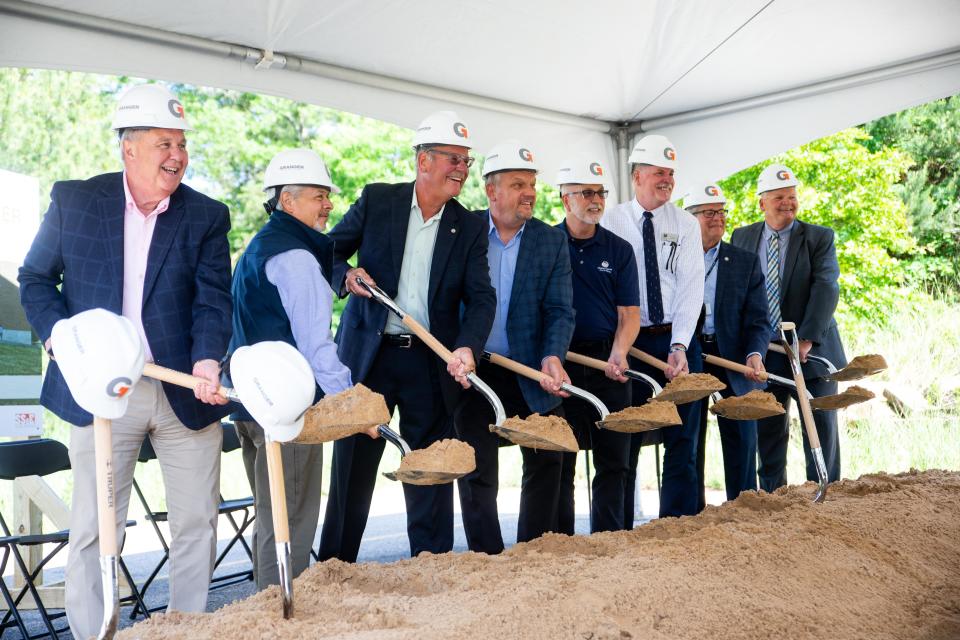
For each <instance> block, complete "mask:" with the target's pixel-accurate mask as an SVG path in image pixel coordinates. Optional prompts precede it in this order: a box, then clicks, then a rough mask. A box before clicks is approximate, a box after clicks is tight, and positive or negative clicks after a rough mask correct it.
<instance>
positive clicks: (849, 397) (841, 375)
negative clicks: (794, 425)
mask: <svg viewBox="0 0 960 640" xmlns="http://www.w3.org/2000/svg"><path fill="white" fill-rule="evenodd" d="M798 348H799V347H798ZM769 350H770V351H776V352H777V353H781V354H783V355H785V356H786V355H787V350H786V349H785V348H784V347H782V346H781V345H779V344H776V343H773V342H771V343H770V347H769ZM796 353H797V354H798V355H799V353H800V352H799V351H797V352H796ZM789 359H790V356H787V360H789ZM881 359H882V358H881ZM807 360H813V361H814V362H819V363H821V364H822V365H823V366H825V367H826V368H827V375H825V376H823V379H824V380H831V381H833V380H859V379H860V378H857V377H847V376H855V375H858V372H862V371H865V370H866V369H864V368H862V367H860V366H854V367H849V366H847V367H844V368H843V369H841V370H840V371H837V368H836V367H835V366H833V363H832V362H830V361H829V360H827V359H826V358H824V357H822V356H814V355H809V354H808V355H807ZM854 360H856V358H854ZM884 365H886V363H884ZM885 368H886V366H884V367H883V369H885ZM883 369H876V370H875V371H873V372H874V373H877V372H879V371H883ZM845 372H846V373H845ZM860 377H864V376H860ZM794 388H796V385H794ZM806 393H807V398H808V399H809V400H810V408H811V409H813V410H814V411H835V410H837V409H845V408H846V407H849V406H850V405H854V404H859V403H861V402H866V401H867V400H871V399H872V398H873V394H869V395H859V394H850V393H847V392H846V391H844V392H843V393H835V394H833V395H829V396H819V397H814V396H813V394H811V393H810V392H809V391H807V392H806Z"/></svg>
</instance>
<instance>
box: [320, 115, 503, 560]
mask: <svg viewBox="0 0 960 640" xmlns="http://www.w3.org/2000/svg"><path fill="white" fill-rule="evenodd" d="M470 145H471V143H470V141H469V131H468V129H467V127H466V126H465V125H464V124H463V122H461V121H460V119H459V117H457V115H456V114H455V113H454V112H452V111H441V112H438V113H435V114H432V115H431V116H429V117H428V118H427V119H426V120H424V122H423V123H422V124H421V125H420V127H419V128H418V129H417V131H416V133H415V135H414V149H415V150H416V162H417V178H416V181H415V182H412V183H404V184H370V185H367V186H366V187H364V189H363V192H362V193H361V194H360V199H359V200H357V201H356V202H355V203H353V205H352V206H351V207H350V209H349V211H347V213H346V214H345V215H344V217H343V219H342V220H341V221H340V223H339V224H338V225H337V226H336V227H334V229H333V230H332V231H331V232H330V234H329V236H330V238H332V239H333V240H334V242H335V250H334V277H333V283H334V290H336V291H339V292H341V295H344V293H345V292H347V291H348V292H350V293H352V294H353V295H352V296H351V297H350V300H349V301H348V302H347V306H346V309H345V310H344V312H343V316H342V317H341V318H340V327H339V329H338V332H337V344H338V354H339V357H340V360H341V362H343V363H344V364H345V365H347V367H349V369H350V372H351V374H352V377H353V381H354V382H355V383H361V382H362V383H363V384H365V385H366V386H368V387H369V388H371V389H373V390H374V391H377V392H378V393H381V394H383V395H384V397H385V399H386V401H387V406H388V407H389V408H390V411H391V412H392V411H393V409H394V408H399V412H400V432H401V435H402V436H403V437H404V439H405V440H406V441H407V442H408V443H409V444H410V447H411V448H413V449H422V448H425V447H427V446H429V445H430V444H432V443H434V442H437V441H438V440H441V439H443V438H449V437H451V436H452V434H453V425H452V420H451V418H450V416H451V414H452V412H453V409H454V407H455V406H456V403H457V400H458V399H459V395H460V392H461V391H462V388H466V387H468V386H469V382H468V381H467V379H466V375H467V374H468V373H470V372H471V371H472V370H473V369H474V368H475V366H476V365H475V363H476V359H477V358H478V357H479V354H480V351H481V349H482V348H483V343H484V340H485V339H486V337H487V333H488V332H489V331H490V325H491V323H492V322H493V315H494V311H495V307H496V294H495V293H494V291H493V288H492V287H491V286H490V277H489V275H488V273H487V236H486V227H485V225H484V223H483V221H482V220H480V219H478V218H477V217H476V216H473V215H470V213H469V212H468V211H467V210H466V209H464V208H463V207H462V206H461V205H460V203H458V202H457V201H456V200H455V199H454V198H455V196H457V195H458V194H459V193H460V189H461V187H462V186H463V182H464V181H465V180H466V178H467V173H468V170H469V167H470V165H471V164H472V163H473V158H471V157H469V156H468V155H467V153H468V152H469V150H470ZM354 255H356V256H357V266H356V267H355V268H352V267H351V266H350V265H349V264H347V260H348V259H349V258H351V257H352V256H354ZM357 277H362V278H363V279H364V280H366V281H367V282H368V283H370V284H376V285H378V286H379V287H380V288H382V289H383V290H384V291H385V292H386V293H387V295H389V296H390V297H392V298H394V300H395V301H396V302H397V304H398V305H399V306H400V308H401V309H403V310H404V311H405V312H406V313H408V314H410V316H411V317H413V318H415V319H416V320H417V321H419V322H420V324H422V325H424V326H425V327H426V328H427V329H428V330H429V331H430V332H431V333H432V334H433V335H434V336H435V337H436V338H437V339H438V340H439V341H440V342H441V343H443V345H444V346H446V347H447V348H448V349H450V350H451V351H452V353H453V356H454V357H453V361H452V362H451V363H449V364H448V365H444V363H443V361H442V360H441V359H440V358H439V357H438V356H437V355H436V354H434V353H433V352H432V351H431V350H430V349H429V348H428V347H427V346H426V345H425V344H423V343H422V342H421V341H420V340H419V339H418V338H416V336H414V335H411V334H410V332H409V330H407V329H406V328H405V327H404V325H403V324H401V323H400V321H399V319H398V318H397V317H396V316H395V315H393V316H391V315H389V314H388V311H387V309H386V308H385V307H383V306H382V305H380V304H378V303H377V302H375V301H374V300H371V299H370V297H369V294H368V293H367V292H366V291H365V290H364V289H363V288H361V287H360V286H359V285H358V283H357V282H356V278H357ZM383 448H384V441H383V440H382V439H377V440H371V439H370V438H368V437H367V436H366V435H362V436H359V437H357V436H354V437H350V438H345V439H343V440H338V441H337V442H336V443H334V448H333V466H332V469H331V482H330V495H329V500H328V502H327V511H326V517H325V518H324V521H323V530H322V532H321V537H320V559H321V560H325V559H328V558H339V559H340V560H344V561H347V562H354V561H356V559H357V552H358V551H359V548H360V540H361V538H362V537H363V530H364V528H365V527H366V522H367V516H368V514H369V511H370V502H371V499H372V497H373V488H374V483H375V482H376V479H377V465H378V464H379V462H380V457H381V456H382V454H383ZM403 492H404V499H405V502H406V507H407V534H408V536H409V538H410V552H411V554H412V555H417V554H419V553H421V552H424V551H430V552H432V553H444V552H446V551H450V550H451V549H452V548H453V485H452V484H445V485H437V486H425V487H424V486H414V485H410V484H404V485H403Z"/></svg>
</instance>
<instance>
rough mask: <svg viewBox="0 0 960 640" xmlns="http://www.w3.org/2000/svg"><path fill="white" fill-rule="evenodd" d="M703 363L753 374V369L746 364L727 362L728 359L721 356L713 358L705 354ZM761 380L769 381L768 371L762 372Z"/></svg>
mask: <svg viewBox="0 0 960 640" xmlns="http://www.w3.org/2000/svg"><path fill="white" fill-rule="evenodd" d="M703 361H704V362H706V363H708V364H712V365H714V366H716V367H723V368H724V369H729V370H730V371H736V372H737V373H744V374H746V373H753V369H751V368H750V367H748V366H747V365H745V364H740V363H739V362H734V361H733V360H727V359H726V358H721V357H720V356H712V355H710V354H708V353H705V354H703ZM760 379H761V380H763V381H764V382H766V381H767V372H766V371H761V372H760Z"/></svg>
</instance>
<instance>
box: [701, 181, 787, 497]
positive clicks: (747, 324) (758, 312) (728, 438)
mask: <svg viewBox="0 0 960 640" xmlns="http://www.w3.org/2000/svg"><path fill="white" fill-rule="evenodd" d="M726 204H727V199H726V198H725V197H724V195H723V191H721V189H720V187H718V186H717V185H715V184H709V185H705V186H702V187H697V188H696V189H694V190H693V191H692V192H691V193H690V194H689V195H688V196H686V197H685V198H684V199H683V205H684V208H686V210H687V211H689V212H690V213H692V214H693V215H694V217H695V218H696V219H697V222H699V223H700V238H701V240H703V259H704V264H703V268H704V283H703V327H702V330H701V332H700V344H701V345H703V353H704V355H713V356H719V357H721V358H726V359H727V360H732V361H734V362H739V363H744V364H745V365H746V366H747V367H749V368H750V370H751V373H749V374H747V375H743V374H740V373H736V372H734V371H730V370H729V369H723V368H720V367H717V366H714V365H711V364H707V363H706V362H705V363H704V365H703V370H704V372H705V373H711V374H713V375H715V376H717V377H718V378H719V379H721V380H726V382H727V388H726V389H724V390H723V391H721V392H720V393H721V395H722V396H723V397H725V398H729V397H730V396H733V395H737V396H742V395H744V394H746V393H749V392H750V391H752V390H754V389H756V388H758V387H759V386H762V383H761V382H760V378H759V375H760V373H761V372H763V370H764V369H763V356H764V355H765V354H766V352H767V345H768V344H769V343H768V340H769V338H770V323H769V321H768V320H767V298H766V296H765V295H764V288H763V285H764V280H763V270H762V269H761V267H760V261H759V260H758V258H757V255H756V254H755V253H752V252H750V251H746V250H744V249H740V248H738V247H734V246H733V245H731V244H728V243H726V242H722V241H721V239H722V238H723V233H724V231H726V227H727V223H726V220H727V210H726ZM699 409H700V441H699V445H698V446H697V473H698V475H699V477H700V510H703V508H704V507H705V506H706V492H705V488H704V466H705V461H706V451H705V448H706V443H707V400H704V401H703V402H701V403H700V405H699ZM717 422H718V423H719V425H720V444H721V447H722V448H723V472H724V480H725V485H726V489H727V499H728V500H733V499H734V498H736V497H737V496H738V495H740V493H741V492H742V491H748V490H753V491H756V490H757V421H756V420H730V419H728V418H722V417H721V418H718V419H717Z"/></svg>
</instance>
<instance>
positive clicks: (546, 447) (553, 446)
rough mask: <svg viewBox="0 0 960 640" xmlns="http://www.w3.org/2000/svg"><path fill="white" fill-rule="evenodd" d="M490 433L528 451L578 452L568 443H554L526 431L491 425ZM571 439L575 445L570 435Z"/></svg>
mask: <svg viewBox="0 0 960 640" xmlns="http://www.w3.org/2000/svg"><path fill="white" fill-rule="evenodd" d="M490 432H491V433H495V434H497V435H498V436H501V437H503V438H506V439H507V440H509V441H510V442H512V443H514V444H517V445H520V446H521V447H526V448H528V449H537V450H540V451H565V452H567V453H576V452H577V451H579V450H580V449H579V447H574V448H571V446H572V445H570V444H568V443H563V442H555V441H553V440H549V439H547V438H544V437H541V436H538V435H534V434H532V433H528V432H526V431H520V430H518V429H512V428H510V427H506V426H504V425H500V426H497V425H495V424H492V425H490ZM571 438H572V439H573V442H574V443H576V440H577V439H576V437H575V436H573V434H572V433H571Z"/></svg>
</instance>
